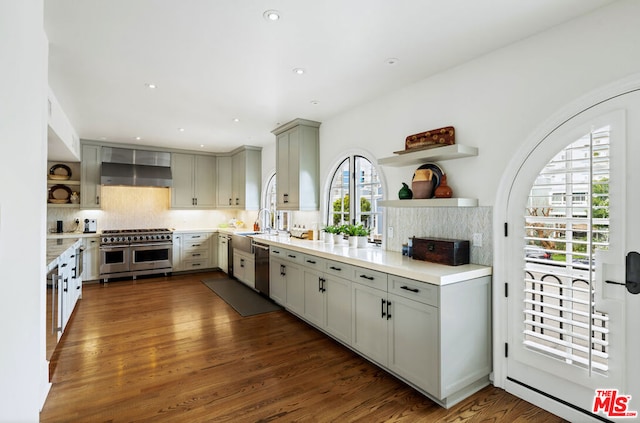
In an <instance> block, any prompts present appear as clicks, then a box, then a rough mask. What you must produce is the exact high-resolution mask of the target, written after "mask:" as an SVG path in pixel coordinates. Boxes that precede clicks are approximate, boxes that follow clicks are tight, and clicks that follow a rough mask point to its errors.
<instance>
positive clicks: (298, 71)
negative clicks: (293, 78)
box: [292, 68, 306, 75]
mask: <svg viewBox="0 0 640 423" xmlns="http://www.w3.org/2000/svg"><path fill="white" fill-rule="evenodd" d="M292 72H293V73H295V74H296V75H304V74H305V73H306V71H305V70H304V69H303V68H293V70H292Z"/></svg>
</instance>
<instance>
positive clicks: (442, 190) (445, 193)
mask: <svg viewBox="0 0 640 423" xmlns="http://www.w3.org/2000/svg"><path fill="white" fill-rule="evenodd" d="M434 194H435V196H436V198H451V196H452V195H453V191H452V190H451V187H450V186H449V185H447V175H442V178H441V179H440V186H438V188H436V191H435V193H434Z"/></svg>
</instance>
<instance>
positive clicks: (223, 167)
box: [217, 146, 262, 210]
mask: <svg viewBox="0 0 640 423" xmlns="http://www.w3.org/2000/svg"><path fill="white" fill-rule="evenodd" d="M261 186H262V149H261V148H259V147H249V146H245V147H242V148H240V149H237V150H235V151H234V152H233V153H232V154H231V155H229V156H218V200H217V204H218V208H231V209H241V210H258V209H259V208H260V193H261Z"/></svg>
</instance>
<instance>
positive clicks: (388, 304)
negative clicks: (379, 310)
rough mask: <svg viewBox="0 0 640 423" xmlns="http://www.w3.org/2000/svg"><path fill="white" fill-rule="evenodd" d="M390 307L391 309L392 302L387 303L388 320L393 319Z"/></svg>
mask: <svg viewBox="0 0 640 423" xmlns="http://www.w3.org/2000/svg"><path fill="white" fill-rule="evenodd" d="M389 307H391V301H387V320H389V319H391V311H389Z"/></svg>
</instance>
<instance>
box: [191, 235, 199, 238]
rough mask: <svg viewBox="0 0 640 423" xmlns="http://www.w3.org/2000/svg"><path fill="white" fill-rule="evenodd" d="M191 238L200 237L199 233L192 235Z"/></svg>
mask: <svg viewBox="0 0 640 423" xmlns="http://www.w3.org/2000/svg"><path fill="white" fill-rule="evenodd" d="M191 238H200V235H192V236H191Z"/></svg>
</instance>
